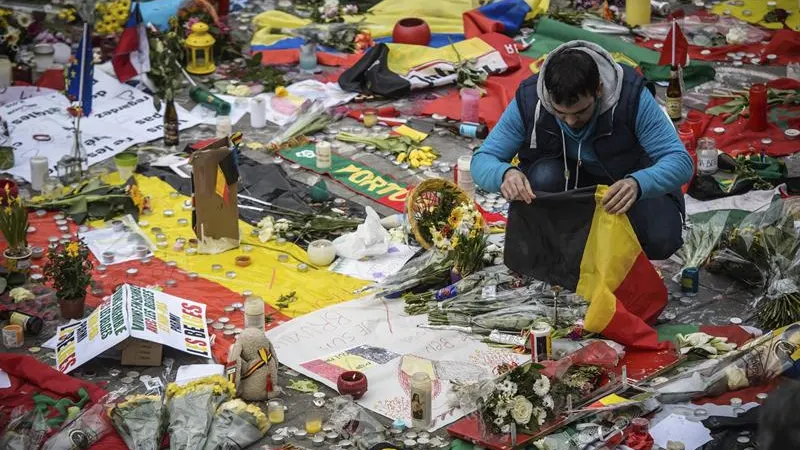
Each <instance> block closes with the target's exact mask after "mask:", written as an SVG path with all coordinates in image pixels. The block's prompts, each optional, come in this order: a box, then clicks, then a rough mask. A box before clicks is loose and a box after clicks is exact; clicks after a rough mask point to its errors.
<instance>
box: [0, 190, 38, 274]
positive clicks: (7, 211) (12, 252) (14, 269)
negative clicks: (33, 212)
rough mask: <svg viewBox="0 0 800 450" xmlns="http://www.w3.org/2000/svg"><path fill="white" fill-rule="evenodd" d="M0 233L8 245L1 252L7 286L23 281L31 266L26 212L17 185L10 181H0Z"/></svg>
mask: <svg viewBox="0 0 800 450" xmlns="http://www.w3.org/2000/svg"><path fill="white" fill-rule="evenodd" d="M0 232H2V233H3V237H4V238H5V240H6V242H7V243H8V247H7V248H6V249H5V250H4V251H3V256H5V258H6V268H7V269H8V272H9V274H10V275H9V280H8V281H9V284H10V285H17V284H22V283H23V282H24V281H25V273H26V272H27V270H28V269H29V268H30V266H31V249H30V248H29V247H28V241H27V239H26V233H27V232H28V211H27V209H26V208H25V206H24V205H23V204H22V200H21V199H20V198H19V190H18V188H17V184H16V183H14V182H13V181H12V180H0Z"/></svg>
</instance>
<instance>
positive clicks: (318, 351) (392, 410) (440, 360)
mask: <svg viewBox="0 0 800 450" xmlns="http://www.w3.org/2000/svg"><path fill="white" fill-rule="evenodd" d="M426 322H427V316H425V315H419V316H409V315H407V314H405V312H404V311H403V302H402V301H398V300H383V299H378V298H374V297H365V298H362V299H358V300H353V301H350V302H347V303H341V304H338V305H333V306H330V307H327V308H324V309H320V310H317V311H314V312H312V313H310V314H306V315H304V316H301V317H297V318H295V319H292V320H291V321H289V322H286V323H284V324H282V325H280V326H278V327H276V328H273V329H271V330H269V331H267V337H268V338H269V339H270V341H271V342H272V343H273V345H274V346H275V353H276V355H277V356H278V359H279V360H280V362H281V363H283V364H285V365H287V366H288V367H290V368H291V369H293V370H295V371H297V372H300V373H302V374H304V375H306V376H309V377H311V378H313V379H315V380H317V381H319V382H321V383H324V384H326V385H328V386H330V387H332V388H334V389H336V380H337V378H338V376H339V375H340V374H341V373H344V372H346V371H348V370H359V371H361V372H363V373H364V374H365V375H366V376H367V379H368V380H369V390H368V391H367V393H366V394H365V395H364V397H362V398H361V399H360V400H358V403H359V404H360V405H361V406H363V407H365V408H367V409H370V410H372V411H374V412H376V413H378V414H382V415H384V416H386V417H388V418H391V419H396V418H403V419H405V420H406V421H408V423H409V424H410V423H411V398H410V397H411V394H410V380H411V376H412V375H413V374H414V372H417V371H424V372H426V373H429V374H432V375H433V376H432V377H431V378H432V379H433V389H432V393H433V395H432V398H433V423H432V425H431V428H430V430H436V429H439V428H441V427H443V426H445V425H448V424H450V423H452V422H454V421H455V420H457V419H459V418H461V417H462V416H464V415H465V414H466V413H468V412H469V411H465V410H463V409H461V408H458V407H453V406H451V405H449V404H448V401H447V394H448V392H450V389H451V383H452V382H453V381H462V382H464V381H469V380H477V379H483V378H492V377H493V375H492V371H493V369H494V368H495V367H497V366H498V365H499V364H502V363H509V362H517V363H521V362H524V361H525V360H527V359H529V358H530V356H527V355H519V354H515V353H512V352H510V351H508V350H505V349H497V348H491V347H489V346H488V345H486V344H484V343H482V342H481V341H480V339H479V338H477V337H475V336H471V335H468V334H465V333H459V332H455V331H443V330H430V329H426V328H420V327H419V325H422V324H425V323H426Z"/></svg>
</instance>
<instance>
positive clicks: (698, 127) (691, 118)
mask: <svg viewBox="0 0 800 450" xmlns="http://www.w3.org/2000/svg"><path fill="white" fill-rule="evenodd" d="M686 124H687V125H689V128H691V130H692V133H694V142H695V143H697V140H698V139H700V138H701V137H703V132H704V131H705V127H704V126H703V113H701V112H700V111H696V110H691V111H689V114H687V115H686Z"/></svg>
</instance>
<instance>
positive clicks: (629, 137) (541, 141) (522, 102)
mask: <svg viewBox="0 0 800 450" xmlns="http://www.w3.org/2000/svg"><path fill="white" fill-rule="evenodd" d="M621 67H622V71H623V79H622V92H621V93H620V98H619V99H618V101H617V104H616V106H615V107H614V108H612V109H610V110H608V111H606V112H605V113H603V114H601V115H600V117H598V118H597V124H596V130H595V136H594V138H593V146H594V152H595V154H596V155H597V158H598V161H599V164H600V166H601V167H602V168H603V171H604V172H605V175H607V176H608V177H609V178H610V179H612V180H614V181H616V180H620V179H622V178H624V177H626V176H628V175H630V174H631V173H633V172H635V171H637V170H640V169H644V168H647V167H650V166H651V165H652V161H651V160H650V157H649V156H648V155H647V152H646V151H645V150H644V149H643V148H642V146H641V144H640V143H639V140H638V138H637V137H636V116H637V114H638V112H639V97H640V96H641V93H642V90H643V89H648V90H649V91H650V92H651V93H654V92H655V91H654V88H653V86H652V84H651V83H649V82H648V81H647V80H646V79H645V78H644V77H642V76H641V75H639V74H638V73H637V72H636V70H634V69H632V68H630V67H627V66H625V65H621ZM538 79H539V75H538V74H537V75H534V76H532V77H531V78H528V79H527V80H525V81H523V82H522V84H521V85H520V87H519V89H517V94H516V100H517V106H518V107H519V110H520V114H521V115H522V120H523V122H524V123H525V136H526V140H525V141H524V142H523V144H522V146H521V147H520V148H519V158H520V167H521V168H522V169H523V171H525V170H527V168H528V167H529V166H530V165H531V164H533V163H534V162H535V161H536V160H538V159H540V158H551V157H562V153H563V142H562V133H561V128H560V127H559V126H558V122H557V121H556V117H555V116H553V115H552V114H550V113H549V112H547V110H546V109H545V108H544V107H540V110H539V120H538V122H536V123H534V117H535V114H536V104H537V102H538V101H539V96H538V94H537V92H536V83H537V81H538ZM534 127H536V142H535V144H536V145H535V148H533V149H532V148H531V144H533V143H532V142H530V139H531V138H532V136H533V129H534ZM580 176H581V177H583V176H584V171H582V172H581V174H580Z"/></svg>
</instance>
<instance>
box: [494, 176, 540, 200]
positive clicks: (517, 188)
mask: <svg viewBox="0 0 800 450" xmlns="http://www.w3.org/2000/svg"><path fill="white" fill-rule="evenodd" d="M500 192H502V193H503V197H505V199H506V200H508V201H514V200H522V201H523V202H525V203H528V204H530V202H532V201H533V199H535V198H536V196H535V195H534V194H533V189H531V183H530V182H529V181H528V177H526V176H525V174H524V173H522V172H520V171H519V170H518V169H509V170H508V171H506V174H505V175H504V176H503V184H502V185H501V186H500Z"/></svg>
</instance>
